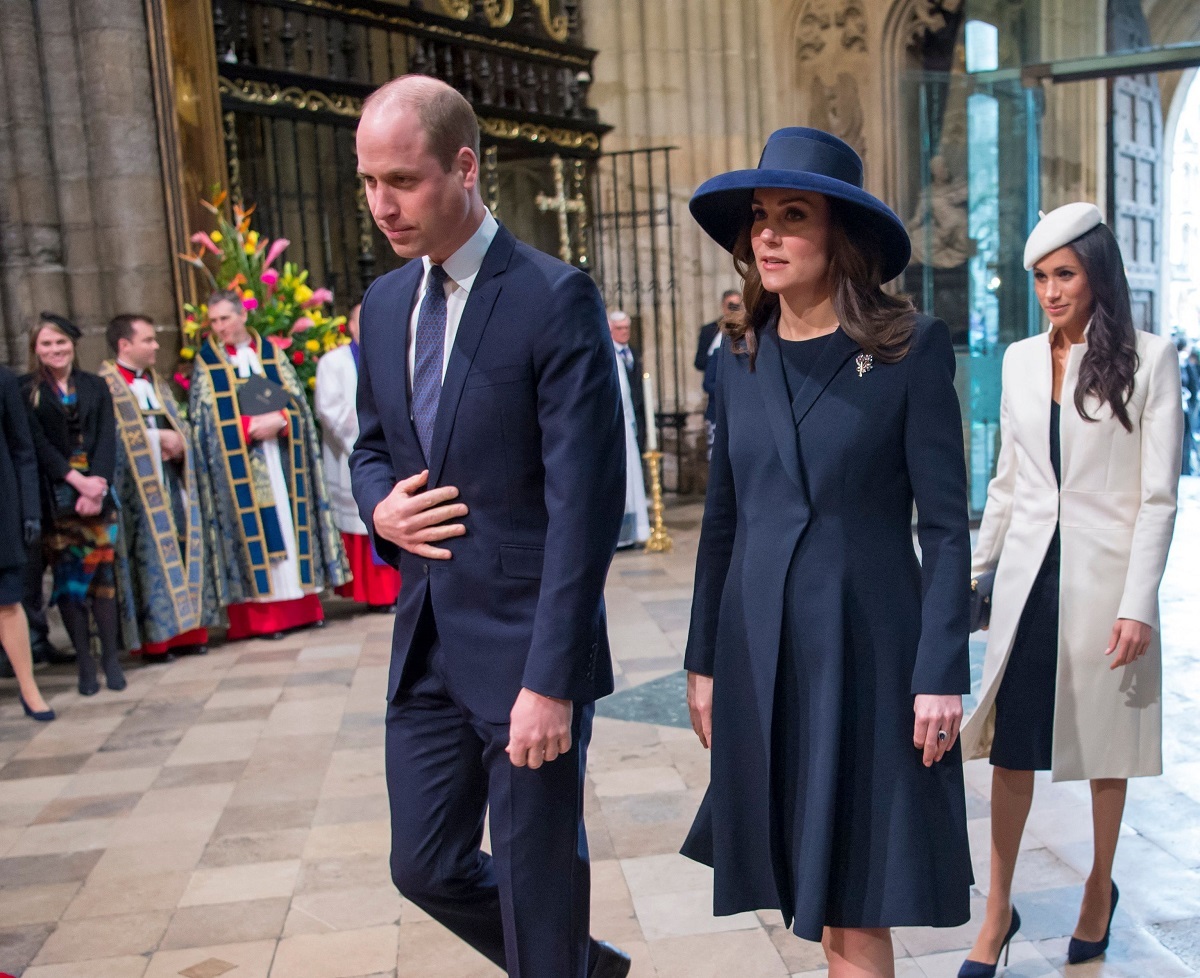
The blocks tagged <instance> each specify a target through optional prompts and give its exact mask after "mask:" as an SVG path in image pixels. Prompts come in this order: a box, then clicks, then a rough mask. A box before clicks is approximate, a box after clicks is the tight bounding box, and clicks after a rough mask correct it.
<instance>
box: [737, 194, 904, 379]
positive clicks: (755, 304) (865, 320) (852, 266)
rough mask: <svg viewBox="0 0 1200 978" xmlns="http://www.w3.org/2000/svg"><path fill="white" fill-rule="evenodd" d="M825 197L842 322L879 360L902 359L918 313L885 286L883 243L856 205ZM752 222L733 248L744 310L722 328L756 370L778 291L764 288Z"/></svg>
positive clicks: (833, 295) (834, 293)
mask: <svg viewBox="0 0 1200 978" xmlns="http://www.w3.org/2000/svg"><path fill="white" fill-rule="evenodd" d="M825 199H826V200H827V201H828V202H829V291H830V300H831V301H832V303H833V310H834V312H835V313H837V317H838V323H839V325H840V326H841V327H842V330H843V331H844V332H845V333H846V335H847V336H849V337H850V338H851V339H852V340H854V342H855V343H857V344H858V345H859V346H861V347H862V348H863V350H864V351H865V352H866V353H869V354H870V355H871V356H873V357H875V358H876V359H877V360H879V361H881V362H883V363H895V362H897V361H898V360H903V359H904V357H905V355H906V354H907V353H908V347H909V342H910V340H911V339H912V333H913V328H914V324H915V319H916V309H915V308H914V306H913V303H912V300H911V299H910V298H909V297H908V296H907V295H892V294H890V293H888V292H884V291H883V259H884V254H883V247H882V245H881V243H880V239H879V237H878V236H876V235H872V234H871V227H870V225H869V224H867V223H865V222H863V221H862V220H861V216H860V213H859V211H858V210H857V209H856V208H855V207H854V205H852V204H846V203H844V202H843V201H841V200H839V199H838V198H836V197H826V198H825ZM750 223H751V222H750V216H749V214H747V216H746V224H745V226H744V227H743V228H742V232H741V234H739V235H738V239H737V243H736V244H735V245H734V248H733V264H734V267H735V268H736V269H737V272H738V274H739V275H740V276H741V277H742V301H743V303H744V305H745V308H746V314H745V316H744V317H742V318H741V319H739V320H737V321H730V320H726V321H723V323H722V329H723V330H724V331H725V334H726V335H727V336H728V337H729V338H730V349H731V350H733V351H734V352H735V353H748V354H749V355H750V369H752V370H753V369H754V360H755V357H756V356H757V353H758V334H759V331H760V330H762V329H763V328H764V327H766V326H767V324H768V323H770V322H771V320H772V319H774V318H775V317H776V316H777V314H778V312H779V296H778V295H777V294H776V293H774V292H768V291H767V290H766V289H765V288H763V284H762V279H761V278H760V277H759V274H758V265H757V263H756V262H755V261H754V249H753V248H752V247H751V244H750Z"/></svg>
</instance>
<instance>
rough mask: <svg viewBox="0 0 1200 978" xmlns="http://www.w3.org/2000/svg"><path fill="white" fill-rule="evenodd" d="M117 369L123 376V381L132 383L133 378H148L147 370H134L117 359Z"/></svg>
mask: <svg viewBox="0 0 1200 978" xmlns="http://www.w3.org/2000/svg"><path fill="white" fill-rule="evenodd" d="M117 370H118V371H120V373H121V376H122V377H124V378H125V383H127V384H132V383H133V382H134V381H135V380H148V379H149V376H148V374H149V371H148V370H134V369H133V368H132V367H127V366H125V364H123V363H122V362H121V361H120V360H118V361H117Z"/></svg>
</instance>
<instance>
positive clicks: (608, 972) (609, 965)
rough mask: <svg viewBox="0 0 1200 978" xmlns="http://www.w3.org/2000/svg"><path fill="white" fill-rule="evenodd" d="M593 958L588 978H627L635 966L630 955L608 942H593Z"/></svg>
mask: <svg viewBox="0 0 1200 978" xmlns="http://www.w3.org/2000/svg"><path fill="white" fill-rule="evenodd" d="M591 958H592V965H591V967H590V968H589V969H588V978H625V976H626V975H628V974H629V969H630V967H632V965H633V962H632V961H630V960H629V955H628V954H626V953H625V952H624V951H622V950H621V949H620V948H619V947H615V946H614V945H612V944H609V943H608V941H593V942H592V953H591Z"/></svg>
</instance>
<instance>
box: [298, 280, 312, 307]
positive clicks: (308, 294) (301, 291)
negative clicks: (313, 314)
mask: <svg viewBox="0 0 1200 978" xmlns="http://www.w3.org/2000/svg"><path fill="white" fill-rule="evenodd" d="M312 297H313V290H312V289H310V288H309V287H308V286H307V285H303V284H302V285H298V286H296V301H297V302H298V303H300V305H304V303H306V302H308V300H309V299H311V298H312Z"/></svg>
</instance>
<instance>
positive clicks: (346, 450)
mask: <svg viewBox="0 0 1200 978" xmlns="http://www.w3.org/2000/svg"><path fill="white" fill-rule="evenodd" d="M359 308H360V304H358V303H356V304H355V306H354V308H353V309H351V310H350V315H349V316H348V317H347V319H346V323H347V326H348V328H349V330H350V343H349V344H348V345H346V346H339V347H337V348H336V349H334V350H330V351H329V352H328V353H326V354H325V355H324V356H323V357H321V359H320V360H319V361H317V390H316V397H315V398H314V407H315V408H316V412H317V420H319V421H320V422H321V442H322V448H323V452H324V462H325V484H326V485H327V486H328V488H329V504H330V506H332V507H333V520H334V522H335V523H337V528H338V529H339V530H340V531H341V534H342V545H343V546H344V547H345V548H346V557H347V558H348V559H349V561H350V571H351V573H352V574H353V575H354V579H353V580H351V581H350V582H349V583H348V584H343V585H342V586H341V587H339V588H338V589H337V593H338V594H340V595H341V596H342V597H343V598H349V599H350V600H351V601H362V602H364V603H365V604H367V605H369V606H370V607H371V608H372V609H375V610H378V611H389V610H391V609H392V606H393V605H394V604H395V603H396V596H397V595H398V594H399V593H400V572H399V571H398V570H396V569H395V568H394V567H391V566H389V565H388V564H387V563H385V562H384V561H383V560H382V559H381V558H380V557H379V555H378V554H377V553H376V552H375V548H374V547H373V546H372V545H371V537H370V536H369V535H368V534H367V527H366V524H364V523H363V521H362V520H361V519H360V518H359V515H358V504H357V503H355V501H354V493H353V492H352V491H351V489H350V452H351V451H353V450H354V443H355V442H356V441H358V408H357V406H356V400H357V397H358V358H359V349H358V310H359Z"/></svg>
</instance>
